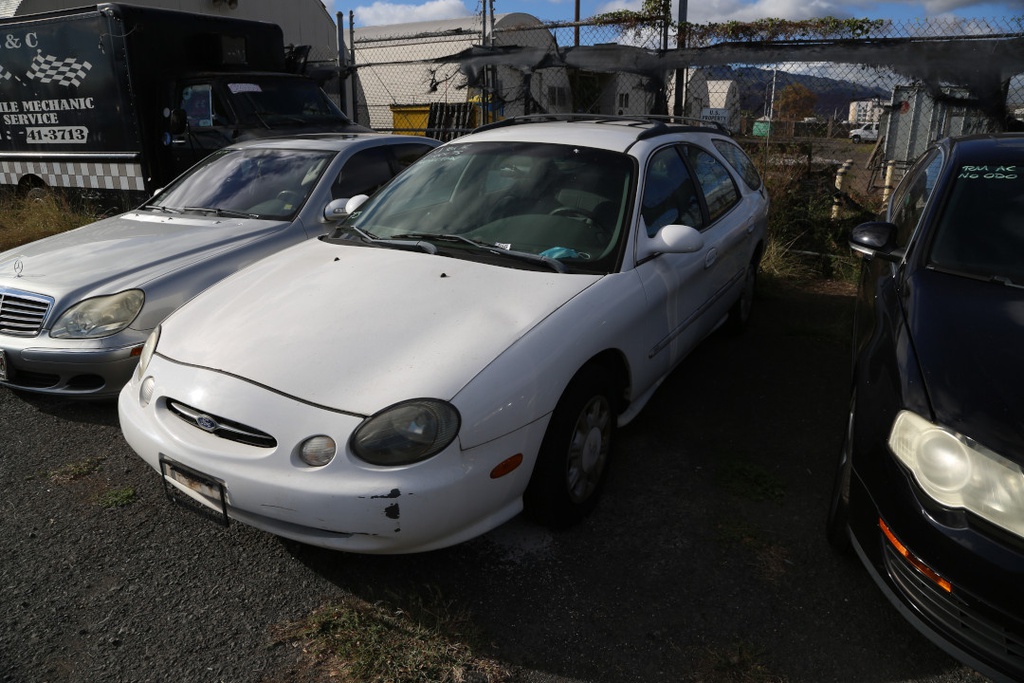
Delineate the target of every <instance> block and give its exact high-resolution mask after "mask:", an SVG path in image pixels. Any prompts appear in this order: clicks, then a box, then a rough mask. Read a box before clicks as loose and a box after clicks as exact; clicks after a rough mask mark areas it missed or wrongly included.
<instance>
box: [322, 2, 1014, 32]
mask: <svg viewBox="0 0 1024 683" xmlns="http://www.w3.org/2000/svg"><path fill="white" fill-rule="evenodd" d="M482 1H484V0H424V1H423V2H402V1H401V0H376V1H373V2H370V1H368V0H363V2H362V3H359V2H358V0H356V1H355V2H354V3H353V2H352V0H349V3H351V4H346V3H344V2H343V0H324V4H325V5H326V6H327V9H328V10H329V11H330V13H331V16H334V14H335V12H337V11H341V12H344V13H345V15H346V16H347V15H348V12H349V11H352V12H353V13H354V15H355V25H356V26H357V27H361V26H378V25H383V24H398V23H405V22H411V21H433V20H437V19H455V18H458V17H467V16H473V15H476V14H479V12H480V11H481V9H480V8H481V2H482ZM493 2H494V11H495V13H498V14H504V13H507V12H526V13H527V14H532V15H534V16H536V17H538V18H540V19H542V20H544V21H572V19H573V17H574V14H575V2H576V0H493ZM677 2H678V0H673V15H675V12H676V10H675V7H677V4H676V3H677ZM579 3H580V16H581V17H582V18H584V19H585V18H587V17H591V16H593V15H595V14H599V13H601V12H607V11H610V10H616V9H639V8H640V5H641V0H579ZM1021 15H1024V0H1007V1H1006V2H981V1H979V0H897V1H896V2H873V1H871V0H852V1H851V0H846V1H845V2H838V1H837V0H687V18H688V20H689V21H690V22H692V23H696V24H705V23H709V22H722V21H752V20H754V19H763V18H766V17H775V18H782V19H810V18H814V17H824V16H834V17H842V18H846V17H855V18H865V17H866V18H869V19H896V20H901V19H921V18H926V17H927V18H930V17H942V16H956V17H964V18H971V17H978V18H992V17H1010V16H1014V17H1016V16H1021Z"/></svg>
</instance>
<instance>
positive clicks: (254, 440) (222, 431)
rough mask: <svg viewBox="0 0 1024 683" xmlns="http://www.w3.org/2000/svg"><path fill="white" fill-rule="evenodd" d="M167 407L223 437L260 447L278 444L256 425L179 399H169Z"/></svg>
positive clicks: (195, 424)
mask: <svg viewBox="0 0 1024 683" xmlns="http://www.w3.org/2000/svg"><path fill="white" fill-rule="evenodd" d="M167 408H168V409H169V410H170V411H171V412H172V413H174V414H175V415H177V416H178V417H179V418H181V419H182V420H184V421H185V422H187V423H188V424H190V425H192V426H193V427H195V428H196V429H201V430H203V431H204V432H208V433H210V434H213V435H214V436H219V437H220V438H222V439H227V440H228V441H236V442H238V443H244V444H246V445H248V446H257V447H259V448H274V447H275V446H277V439H275V438H274V437H272V436H270V434H267V433H266V432H261V431H260V430H258V429H255V428H254V427H248V426H246V425H244V424H241V423H239V422H235V421H233V420H228V419H225V418H223V417H218V416H216V415H210V414H209V413H204V412H203V411H201V410H197V409H196V408H193V407H192V406H188V405H185V404H184V403H180V402H178V401H173V400H171V401H168V402H167Z"/></svg>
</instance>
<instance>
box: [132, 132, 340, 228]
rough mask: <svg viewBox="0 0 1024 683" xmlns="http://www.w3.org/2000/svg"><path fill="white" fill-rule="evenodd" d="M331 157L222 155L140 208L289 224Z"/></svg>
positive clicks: (261, 152) (254, 151)
mask: <svg viewBox="0 0 1024 683" xmlns="http://www.w3.org/2000/svg"><path fill="white" fill-rule="evenodd" d="M335 154H336V152H330V151H311V150H291V149H287V150H285V149H261V148H247V149H222V150H220V151H217V152H214V153H213V154H211V155H210V156H208V157H207V158H206V159H204V160H203V161H202V162H200V163H199V164H198V165H197V166H195V167H193V168H192V169H191V170H190V171H188V172H187V173H185V174H184V175H183V176H181V177H180V178H178V179H177V180H176V181H174V183H172V184H171V185H170V186H169V187H168V188H167V189H166V190H164V191H163V192H161V193H160V194H158V195H157V196H156V197H155V198H154V199H153V200H152V201H151V202H149V203H147V204H146V205H145V207H144V208H146V209H158V210H162V211H167V212H174V213H178V212H183V211H198V212H214V213H224V214H245V215H249V216H252V217H253V218H265V219H272V220H291V219H292V218H294V217H295V214H296V213H298V211H299V209H300V208H302V205H303V204H304V203H305V202H306V199H307V198H308V197H309V195H310V193H311V192H312V191H313V188H314V187H316V185H317V182H318V181H319V180H320V177H321V176H322V175H323V173H324V170H325V169H326V168H327V167H328V165H330V162H331V159H333V158H334V156H335Z"/></svg>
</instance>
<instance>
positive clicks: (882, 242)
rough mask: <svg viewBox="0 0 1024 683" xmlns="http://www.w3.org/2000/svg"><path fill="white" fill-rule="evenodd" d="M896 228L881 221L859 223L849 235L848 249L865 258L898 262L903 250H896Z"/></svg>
mask: <svg viewBox="0 0 1024 683" xmlns="http://www.w3.org/2000/svg"><path fill="white" fill-rule="evenodd" d="M896 230H897V228H896V226H895V225H893V224H892V223H886V222H883V221H872V222H870V223H861V224H860V225H858V226H857V227H856V228H854V229H853V231H852V232H851V233H850V248H851V249H853V250H854V251H855V252H857V253H858V254H862V255H864V256H867V257H874V256H877V257H878V258H881V259H885V260H886V261H894V262H895V261H899V260H901V259H902V258H903V250H902V249H897V248H896Z"/></svg>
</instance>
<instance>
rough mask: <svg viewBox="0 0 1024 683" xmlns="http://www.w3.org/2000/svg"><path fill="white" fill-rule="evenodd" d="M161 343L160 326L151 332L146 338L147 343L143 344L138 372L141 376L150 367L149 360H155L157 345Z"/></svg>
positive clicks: (140, 376)
mask: <svg viewBox="0 0 1024 683" xmlns="http://www.w3.org/2000/svg"><path fill="white" fill-rule="evenodd" d="M159 343H160V326H159V325H157V326H156V328H155V329H154V330H153V331H152V332H150V333H149V337H147V338H146V343H145V344H143V346H142V353H140V354H139V365H138V372H139V378H140V379H141V378H142V375H143V374H145V372H146V370H147V369H148V368H149V361H151V360H153V354H154V353H156V345H157V344H159Z"/></svg>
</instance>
